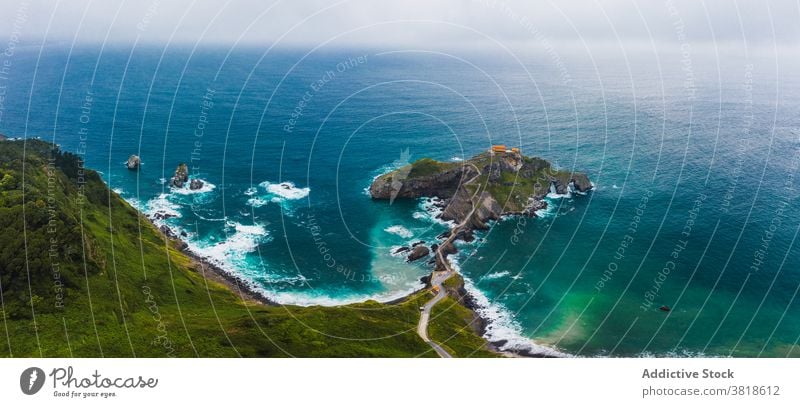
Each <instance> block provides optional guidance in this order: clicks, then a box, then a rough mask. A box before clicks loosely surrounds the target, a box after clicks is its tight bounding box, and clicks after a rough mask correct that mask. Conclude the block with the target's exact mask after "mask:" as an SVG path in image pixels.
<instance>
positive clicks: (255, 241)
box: [187, 221, 268, 270]
mask: <svg viewBox="0 0 800 407" xmlns="http://www.w3.org/2000/svg"><path fill="white" fill-rule="evenodd" d="M226 226H227V228H229V229H233V233H230V234H229V235H228V236H227V238H225V239H224V240H223V241H221V242H218V243H211V244H209V243H208V242H203V241H192V242H187V243H188V245H189V250H191V251H192V252H194V253H195V254H197V255H198V256H201V257H203V258H205V259H206V260H208V261H210V262H211V263H213V264H215V265H217V266H219V267H222V268H224V269H226V270H241V268H242V267H243V266H246V265H245V258H246V255H247V254H248V253H251V252H254V251H255V250H256V249H257V248H258V245H259V244H261V243H263V242H265V241H267V238H268V232H267V230H266V228H264V226H263V225H259V224H255V225H243V224H241V223H238V222H231V221H228V222H227V223H226Z"/></svg>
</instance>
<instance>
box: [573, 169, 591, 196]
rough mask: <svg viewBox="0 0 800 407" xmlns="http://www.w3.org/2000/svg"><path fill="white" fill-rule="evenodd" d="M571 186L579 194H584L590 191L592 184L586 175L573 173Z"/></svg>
mask: <svg viewBox="0 0 800 407" xmlns="http://www.w3.org/2000/svg"><path fill="white" fill-rule="evenodd" d="M572 185H573V186H574V187H575V189H576V190H578V191H580V192H586V191H588V190H590V189H592V182H591V181H589V177H587V176H586V174H582V173H574V174H572Z"/></svg>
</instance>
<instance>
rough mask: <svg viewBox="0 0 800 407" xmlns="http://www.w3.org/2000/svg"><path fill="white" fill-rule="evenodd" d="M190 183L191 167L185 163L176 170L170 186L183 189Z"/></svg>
mask: <svg viewBox="0 0 800 407" xmlns="http://www.w3.org/2000/svg"><path fill="white" fill-rule="evenodd" d="M188 181H189V167H188V166H186V164H185V163H180V165H178V168H176V169H175V175H173V176H172V179H171V180H170V184H171V185H172V186H173V187H175V188H183V184H185V183H186V182H188Z"/></svg>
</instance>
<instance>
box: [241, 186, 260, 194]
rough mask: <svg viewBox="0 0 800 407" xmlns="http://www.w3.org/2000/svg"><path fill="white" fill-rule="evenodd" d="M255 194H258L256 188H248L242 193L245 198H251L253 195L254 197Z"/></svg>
mask: <svg viewBox="0 0 800 407" xmlns="http://www.w3.org/2000/svg"><path fill="white" fill-rule="evenodd" d="M257 192H258V188H256V187H250V188H247V189H246V190H245V191H244V194H245V195H247V196H253V195H255V194H256V193H257Z"/></svg>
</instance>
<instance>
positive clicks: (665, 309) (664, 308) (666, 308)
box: [659, 305, 672, 312]
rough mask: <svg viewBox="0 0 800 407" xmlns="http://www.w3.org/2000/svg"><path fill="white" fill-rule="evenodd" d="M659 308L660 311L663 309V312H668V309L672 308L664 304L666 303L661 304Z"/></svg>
mask: <svg viewBox="0 0 800 407" xmlns="http://www.w3.org/2000/svg"><path fill="white" fill-rule="evenodd" d="M659 309H660V310H661V311H664V312H670V311H672V308H670V307H668V306H666V305H662V306H661V307H660V308H659Z"/></svg>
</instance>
